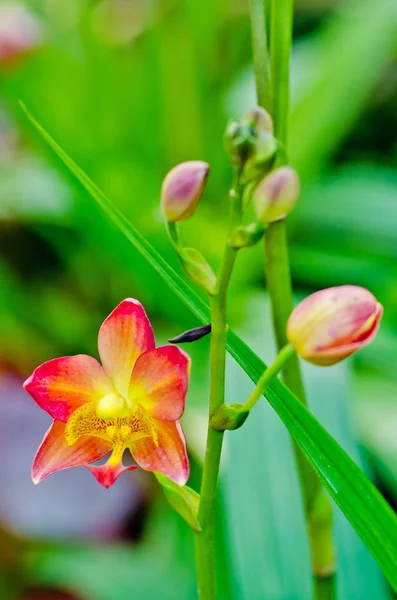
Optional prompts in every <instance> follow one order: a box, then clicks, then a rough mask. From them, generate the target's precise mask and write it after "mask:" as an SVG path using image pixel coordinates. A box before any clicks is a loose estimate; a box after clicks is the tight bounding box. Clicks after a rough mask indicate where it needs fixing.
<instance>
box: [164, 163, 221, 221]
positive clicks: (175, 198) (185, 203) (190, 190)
mask: <svg viewBox="0 0 397 600" xmlns="http://www.w3.org/2000/svg"><path fill="white" fill-rule="evenodd" d="M209 169H210V166H209V164H208V163H206V162H202V161H201V160H192V161H188V162H184V163H181V164H180V165H177V166H176V167H174V168H173V169H171V171H169V173H168V174H167V175H166V177H165V179H164V181H163V185H162V188H161V205H162V209H163V214H164V217H165V218H166V219H167V221H171V222H175V221H185V220H186V219H189V218H190V217H191V216H192V215H193V214H194V212H195V210H196V207H197V204H198V201H199V200H200V198H201V196H202V193H203V191H204V188H205V186H206V183H207V179H208V174H209Z"/></svg>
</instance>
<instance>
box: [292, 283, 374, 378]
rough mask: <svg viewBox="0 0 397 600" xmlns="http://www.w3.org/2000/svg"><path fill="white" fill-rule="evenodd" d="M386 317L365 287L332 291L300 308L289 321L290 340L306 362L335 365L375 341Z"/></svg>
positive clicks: (320, 294)
mask: <svg viewBox="0 0 397 600" xmlns="http://www.w3.org/2000/svg"><path fill="white" fill-rule="evenodd" d="M382 313H383V307H382V305H381V304H380V303H379V302H378V301H377V300H376V298H375V297H374V296H373V295H372V294H371V293H370V292H369V291H368V290H366V289H364V288H362V287H358V286H355V285H342V286H340V287H332V288H328V289H325V290H321V291H320V292H316V293H315V294H312V295H311V296H308V298H306V299H305V300H303V302H301V303H300V304H298V306H297V307H296V308H295V310H293V312H292V314H291V316H290V318H289V321H288V325H287V337H288V340H289V341H290V343H291V344H292V346H294V348H295V350H296V352H297V353H298V354H299V356H301V357H302V358H304V359H305V360H307V361H309V362H311V363H314V364H316V365H322V366H328V365H333V364H335V363H337V362H339V361H341V360H343V359H344V358H346V357H347V356H350V355H351V354H353V352H356V351H357V350H359V349H360V348H362V347H363V346H365V345H366V344H368V343H369V342H370V341H371V340H372V339H373V338H374V336H375V334H376V332H377V330H378V327H379V321H380V318H381V316H382Z"/></svg>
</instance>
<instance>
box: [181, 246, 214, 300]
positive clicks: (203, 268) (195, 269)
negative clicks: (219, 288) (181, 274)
mask: <svg viewBox="0 0 397 600" xmlns="http://www.w3.org/2000/svg"><path fill="white" fill-rule="evenodd" d="M179 258H180V260H181V263H182V266H183V269H184V271H185V272H186V274H187V275H189V277H190V279H192V280H193V281H194V282H195V283H197V284H198V285H199V286H201V287H202V288H203V289H204V290H205V291H206V292H207V293H208V294H210V295H213V294H214V291H215V286H216V277H215V273H214V272H213V270H212V269H211V267H210V265H209V264H208V263H207V261H206V260H205V258H204V256H203V255H202V254H201V253H200V252H199V251H198V250H196V249H195V248H183V250H182V251H181V252H180V253H179Z"/></svg>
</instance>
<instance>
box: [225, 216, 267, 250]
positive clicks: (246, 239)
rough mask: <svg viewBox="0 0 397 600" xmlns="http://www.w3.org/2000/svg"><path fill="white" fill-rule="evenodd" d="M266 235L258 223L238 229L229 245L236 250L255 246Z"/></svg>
mask: <svg viewBox="0 0 397 600" xmlns="http://www.w3.org/2000/svg"><path fill="white" fill-rule="evenodd" d="M264 233H265V228H264V226H263V225H262V223H259V222H258V221H257V222H255V223H250V224H249V225H245V226H244V225H241V226H240V227H237V229H235V230H234V231H233V233H232V235H231V236H230V238H229V244H230V245H231V247H232V248H234V249H235V250H239V249H240V248H248V247H249V246H255V244H256V243H257V242H259V240H260V239H261V238H262V236H263V234H264Z"/></svg>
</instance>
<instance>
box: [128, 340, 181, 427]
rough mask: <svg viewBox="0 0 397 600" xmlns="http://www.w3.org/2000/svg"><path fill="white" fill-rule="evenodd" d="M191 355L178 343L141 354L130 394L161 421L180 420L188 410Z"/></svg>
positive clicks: (135, 368)
mask: <svg viewBox="0 0 397 600" xmlns="http://www.w3.org/2000/svg"><path fill="white" fill-rule="evenodd" d="M189 370H190V358H189V357H188V355H187V354H185V352H183V351H182V350H181V349H180V348H177V347H176V346H162V347H161V348H155V349H154V350H150V351H149V352H145V353H144V354H141V356H140V357H139V358H138V360H137V361H136V363H135V367H134V370H133V372H132V377H131V382H130V388H129V392H128V395H129V397H130V398H131V399H132V400H133V399H136V400H137V401H138V402H139V404H141V405H142V406H144V407H145V408H146V410H147V411H148V412H149V414H150V415H151V416H152V417H154V418H155V419H159V420H161V421H177V420H178V419H180V418H181V416H182V414H183V411H184V409H185V396H186V392H187V388H188V384H189Z"/></svg>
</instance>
